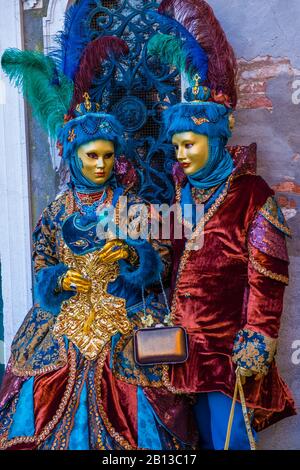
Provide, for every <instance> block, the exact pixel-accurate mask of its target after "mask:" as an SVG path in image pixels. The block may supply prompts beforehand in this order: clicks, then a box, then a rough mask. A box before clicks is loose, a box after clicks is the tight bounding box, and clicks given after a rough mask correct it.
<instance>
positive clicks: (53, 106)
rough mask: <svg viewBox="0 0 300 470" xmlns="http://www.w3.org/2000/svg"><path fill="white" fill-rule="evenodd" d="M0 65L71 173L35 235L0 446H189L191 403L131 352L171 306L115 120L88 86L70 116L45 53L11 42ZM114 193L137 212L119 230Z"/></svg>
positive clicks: (2, 406) (0, 405)
mask: <svg viewBox="0 0 300 470" xmlns="http://www.w3.org/2000/svg"><path fill="white" fill-rule="evenodd" d="M113 40H114V38H111V41H110V42H111V43H112V42H113ZM20 64H21V65H20ZM2 67H3V69H4V70H5V72H6V73H7V74H8V75H9V77H10V78H11V79H12V80H15V81H16V82H17V84H18V85H20V84H22V89H23V92H24V94H25V96H26V98H27V99H28V100H29V102H30V103H31V104H32V107H33V110H34V111H35V114H36V115H37V116H38V117H39V118H40V121H41V122H42V124H44V126H45V128H46V129H47V130H48V132H49V133H50V135H52V137H55V138H56V139H58V141H59V147H60V149H61V154H62V157H63V159H64V161H65V162H66V164H67V165H68V167H69V170H70V175H71V179H70V183H69V187H68V189H67V190H66V191H65V192H63V193H62V194H61V195H59V196H58V197H57V198H56V199H55V200H54V201H53V202H52V203H51V204H49V206H48V207H47V208H46V209H45V210H44V211H43V213H42V215H41V217H40V219H39V221H38V223H37V226H36V228H35V230H34V233H33V266H34V272H35V304H34V306H33V308H32V310H31V311H30V312H29V313H28V315H27V317H26V318H25V320H24V322H23V324H22V326H21V327H20V329H19V331H18V333H17V334H16V336H15V338H14V341H13V344H12V350H11V351H12V354H11V359H10V361H9V364H8V366H7V370H6V374H5V377H4V380H3V383H2V388H1V396H0V446H1V448H2V449H69V450H80V449H99V450H101V449H116V450H117V449H141V448H144V449H177V448H186V447H189V446H190V445H191V444H192V441H193V439H194V432H193V429H192V428H191V426H190V424H189V408H188V404H187V403H186V402H185V401H184V399H181V398H180V397H177V396H175V395H172V394H171V393H170V392H168V391H167V390H166V389H165V388H164V386H163V384H162V368H161V367H160V366H153V367H151V366H148V367H138V366H137V365H136V364H135V363H134V360H133V347H132V337H133V331H134V329H136V328H138V327H142V326H143V321H146V323H148V324H149V320H151V322H152V323H153V324H155V323H158V322H162V321H163V320H164V316H165V314H166V313H167V312H166V309H165V307H164V306H163V305H161V304H160V303H158V302H157V300H156V297H155V296H154V294H153V293H151V285H153V284H154V283H157V282H158V281H159V278H160V276H163V274H164V270H165V269H167V266H168V264H169V262H168V249H167V248H166V247H165V246H164V245H163V244H161V243H159V242H158V241H151V240H150V241H149V240H148V239H138V238H136V236H133V235H132V234H136V233H138V229H137V227H136V224H139V223H141V218H140V215H139V214H138V212H137V211H134V210H132V209H134V206H137V204H140V203H141V202H142V201H140V200H139V199H138V198H137V197H136V196H135V195H134V194H133V193H132V192H131V191H130V188H124V187H122V186H120V184H119V183H118V181H117V178H116V173H115V163H116V160H117V159H118V157H119V156H120V152H121V150H122V145H123V141H122V128H121V126H120V124H119V123H118V121H117V120H116V119H115V117H113V116H112V115H109V114H104V113H100V112H99V111H98V109H99V105H97V104H94V103H91V102H90V99H89V95H88V94H87V93H83V94H82V95H83V97H84V98H83V100H82V101H83V102H79V103H76V102H75V105H74V106H73V109H72V112H71V113H70V112H69V110H70V109H71V108H72V96H73V95H72V88H71V92H70V91H68V86H69V84H68V82H67V80H66V78H65V77H64V76H63V75H62V74H61V73H60V72H58V70H57V69H56V67H55V65H54V62H53V61H52V59H51V58H50V57H45V56H43V55H42V54H40V53H37V52H29V51H22V52H21V51H18V50H7V51H6V52H5V54H4V55H3V57H2ZM20 77H22V79H21V80H20ZM43 84H44V85H45V84H46V88H47V95H44V94H43V90H42V89H41V87H42V86H43ZM63 86H64V89H63ZM43 100H44V101H43ZM70 107H71V108H70ZM121 196H123V197H124V196H126V197H127V205H128V207H127V209H128V211H131V210H132V211H131V213H132V214H134V215H133V216H132V220H131V228H132V230H131V231H130V230H129V231H128V235H127V236H124V231H123V226H122V223H121V222H122V221H121V215H120V214H121V204H120V198H121ZM117 209H119V210H117ZM147 214H148V212H147V211H146V225H147V224H148V215H147ZM113 217H115V219H114V224H112V221H113V220H112V218H113ZM112 227H115V228H116V233H115V234H114V236H110V238H109V239H108V240H107V239H106V238H105V237H104V236H103V234H104V233H106V234H107V233H109V234H110V235H111V230H112ZM121 234H122V236H121ZM130 235H132V236H131V237H130ZM144 289H147V295H146V293H145V295H143V290H144Z"/></svg>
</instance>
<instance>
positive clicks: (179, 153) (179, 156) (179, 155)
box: [177, 147, 185, 161]
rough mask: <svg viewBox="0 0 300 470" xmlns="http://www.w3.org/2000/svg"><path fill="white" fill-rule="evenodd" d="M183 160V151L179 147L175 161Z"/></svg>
mask: <svg viewBox="0 0 300 470" xmlns="http://www.w3.org/2000/svg"><path fill="white" fill-rule="evenodd" d="M184 158H185V155H184V151H183V149H182V148H180V147H179V148H178V151H177V160H178V161H182V160H184Z"/></svg>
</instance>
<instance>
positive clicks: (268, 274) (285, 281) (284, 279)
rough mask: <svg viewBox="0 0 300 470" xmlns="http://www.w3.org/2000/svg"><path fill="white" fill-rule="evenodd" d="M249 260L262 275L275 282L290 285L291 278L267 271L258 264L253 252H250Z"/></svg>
mask: <svg viewBox="0 0 300 470" xmlns="http://www.w3.org/2000/svg"><path fill="white" fill-rule="evenodd" d="M249 260H250V262H251V264H252V266H253V267H254V269H255V270H256V271H258V272H259V273H260V274H263V275H264V276H266V277H269V278H270V279H273V280H275V281H279V282H283V284H286V285H288V284H289V278H288V277H287V276H284V275H282V274H276V273H274V272H272V271H269V270H268V269H266V268H265V267H264V266H262V265H261V264H260V263H258V262H257V261H256V260H255V258H254V256H253V254H252V253H251V251H250V250H249Z"/></svg>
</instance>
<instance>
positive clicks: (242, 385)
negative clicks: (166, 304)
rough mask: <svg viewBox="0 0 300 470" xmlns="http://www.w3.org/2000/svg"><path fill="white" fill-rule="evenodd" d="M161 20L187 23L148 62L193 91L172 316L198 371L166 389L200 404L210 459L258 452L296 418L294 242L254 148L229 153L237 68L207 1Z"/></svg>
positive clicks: (179, 192) (160, 42) (175, 112)
mask: <svg viewBox="0 0 300 470" xmlns="http://www.w3.org/2000/svg"><path fill="white" fill-rule="evenodd" d="M160 11H161V13H163V14H164V15H166V16H165V21H166V22H167V23H168V24H170V25H173V24H174V22H175V23H176V20H177V21H178V22H179V23H178V26H177V28H176V29H177V31H179V32H180V34H179V37H178V35H177V34H176V32H175V34H157V35H156V36H153V37H152V38H151V39H150V41H149V43H148V52H149V54H150V55H152V56H153V55H154V56H157V57H158V58H159V59H160V61H162V62H163V63H164V64H172V65H173V66H175V67H176V68H177V69H179V70H180V72H181V73H182V74H184V75H185V77H186V80H187V81H188V82H189V87H188V88H187V90H186V92H185V101H184V102H182V103H179V104H176V105H174V106H170V107H169V108H168V109H167V110H166V111H164V126H163V132H164V136H165V138H166V140H167V141H168V142H172V144H173V145H174V148H175V152H176V158H177V160H178V163H177V164H176V171H174V176H175V180H176V181H175V182H176V202H177V207H180V206H181V209H182V210H180V211H179V212H178V214H177V217H176V218H175V222H179V225H180V228H181V229H182V232H181V234H182V237H181V238H180V237H178V235H177V234H176V236H175V231H174V239H173V240H172V242H173V243H172V244H173V254H174V257H173V261H174V264H173V280H172V308H171V317H172V320H173V322H174V323H175V324H178V325H181V326H183V327H185V328H186V330H187V333H188V337H189V357H188V360H187V361H186V362H185V363H184V364H178V365H174V366H170V367H169V374H168V377H167V379H166V380H165V384H166V386H168V387H169V388H170V390H172V391H177V392H179V393H190V394H196V398H197V401H196V404H195V416H196V418H197V423H198V429H199V434H200V447H201V448H203V449H214V450H221V449H223V448H225V449H228V448H229V449H232V450H248V449H250V448H251V449H255V431H261V430H262V429H264V428H266V427H267V426H270V425H271V424H273V423H275V422H277V421H279V420H280V419H283V418H285V417H288V416H292V415H293V414H295V406H294V402H293V398H292V396H291V393H290V391H289V389H288V387H287V385H286V384H285V383H284V381H283V380H282V378H281V377H280V374H279V372H278V369H277V366H276V362H275V358H274V356H275V352H276V344H277V338H278V332H279V326H280V316H281V313H282V310H283V294H284V289H285V286H286V284H288V262H289V260H288V254H287V249H286V241H285V237H286V236H287V235H290V231H289V228H288V227H287V225H286V222H285V219H284V216H283V214H282V212H281V210H280V208H279V206H278V205H277V202H276V199H275V198H274V192H273V190H272V189H271V188H270V187H269V186H268V185H267V183H266V182H265V181H264V180H263V179H262V178H261V177H260V176H258V175H256V174H255V166H254V167H253V165H252V164H251V163H252V162H251V157H252V155H251V152H249V149H248V151H247V149H246V148H242V147H236V148H234V149H231V152H229V150H228V148H227V147H226V144H227V142H228V139H229V138H230V137H231V131H232V128H233V123H234V122H233V116H232V113H233V110H234V107H235V105H236V101H237V96H236V90H235V66H236V61H235V57H234V53H233V50H232V48H231V47H230V45H229V44H228V41H227V39H226V36H225V34H224V31H223V30H222V28H221V27H220V25H219V23H218V21H217V20H216V18H215V16H214V14H213V11H212V9H211V8H210V7H209V6H208V4H207V3H206V2H205V1H204V0H195V1H192V2H191V1H188V0H187V1H183V0H164V1H163V2H162V3H161V5H160ZM174 18H176V20H175V19H174ZM183 27H185V28H186V30H185V29H184V28H183ZM197 205H198V206H199V205H202V208H203V211H204V212H203V213H201V211H199V212H197V210H195V209H196V207H197ZM191 206H192V208H193V209H194V211H193V219H192V218H191V217H187V215H190V214H189V212H187V213H186V210H185V209H189V210H190V208H191ZM182 213H183V215H182ZM198 214H199V215H200V217H199V218H197V215H198ZM177 219H178V220H177ZM184 228H187V229H188V230H187V231H185V230H183V229H184ZM177 233H178V232H177ZM237 397H238V402H237V403H236V404H235V402H236V398H237ZM234 404H235V408H234V406H233V405H234Z"/></svg>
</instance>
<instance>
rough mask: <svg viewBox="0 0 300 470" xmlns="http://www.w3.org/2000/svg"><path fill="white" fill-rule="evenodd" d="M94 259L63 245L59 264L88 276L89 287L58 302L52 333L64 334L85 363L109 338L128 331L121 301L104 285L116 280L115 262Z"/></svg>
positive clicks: (123, 304) (93, 256) (92, 357)
mask: <svg viewBox="0 0 300 470" xmlns="http://www.w3.org/2000/svg"><path fill="white" fill-rule="evenodd" d="M97 256H98V254H97V252H92V253H87V254H86V255H82V256H77V255H74V254H73V253H72V252H71V250H70V249H69V248H68V247H67V246H66V245H65V246H64V251H63V262H64V263H65V264H66V265H67V266H69V268H70V269H75V270H76V271H78V272H80V273H81V274H83V275H84V276H86V277H88V278H89V279H90V280H91V282H92V287H91V290H90V291H89V292H88V293H78V294H77V295H75V296H73V297H71V298H70V299H69V300H67V301H65V302H63V303H62V306H61V311H60V314H59V315H58V317H57V321H56V324H55V326H54V330H53V334H54V337H57V338H58V337H60V336H63V335H66V336H67V338H69V339H70V340H71V341H72V342H73V343H74V344H76V346H77V347H78V349H79V350H80V352H81V353H82V354H83V355H84V356H85V357H86V358H87V359H88V360H93V359H95V358H96V357H97V355H98V354H99V352H100V351H101V350H102V349H103V347H104V345H105V344H106V343H107V342H108V341H110V338H111V337H112V336H113V335H115V334H116V333H118V332H120V333H123V334H126V333H129V332H130V331H131V329H132V325H131V323H130V321H129V320H128V318H127V312H126V301H125V299H123V298H119V297H115V296H113V295H111V294H108V293H107V286H108V283H109V282H112V281H114V280H116V279H117V277H118V274H119V266H118V263H109V264H100V263H99V264H98V263H97Z"/></svg>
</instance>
